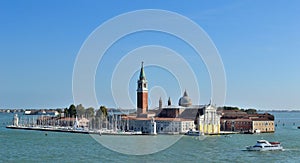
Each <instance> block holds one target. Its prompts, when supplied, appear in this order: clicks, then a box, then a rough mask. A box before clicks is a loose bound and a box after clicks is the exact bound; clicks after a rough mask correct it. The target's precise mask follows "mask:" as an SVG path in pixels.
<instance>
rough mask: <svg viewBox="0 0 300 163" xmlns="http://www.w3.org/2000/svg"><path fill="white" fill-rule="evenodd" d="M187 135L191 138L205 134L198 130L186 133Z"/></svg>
mask: <svg viewBox="0 0 300 163" xmlns="http://www.w3.org/2000/svg"><path fill="white" fill-rule="evenodd" d="M185 135H189V136H201V135H203V133H201V132H200V131H198V130H189V131H188V132H187V133H185Z"/></svg>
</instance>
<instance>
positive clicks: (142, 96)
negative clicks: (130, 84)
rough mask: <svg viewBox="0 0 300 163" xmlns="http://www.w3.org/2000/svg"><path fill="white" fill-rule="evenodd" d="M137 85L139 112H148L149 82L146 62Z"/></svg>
mask: <svg viewBox="0 0 300 163" xmlns="http://www.w3.org/2000/svg"><path fill="white" fill-rule="evenodd" d="M137 85H138V87H137V90H136V91H137V114H138V115H141V114H146V113H147V112H148V82H147V80H146V75H145V72H144V62H142V66H141V71H140V76H139V80H138V81H137Z"/></svg>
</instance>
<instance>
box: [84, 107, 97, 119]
mask: <svg viewBox="0 0 300 163" xmlns="http://www.w3.org/2000/svg"><path fill="white" fill-rule="evenodd" d="M94 115H95V109H94V108H93V107H89V108H87V109H86V110H85V116H86V117H87V118H93V117H94Z"/></svg>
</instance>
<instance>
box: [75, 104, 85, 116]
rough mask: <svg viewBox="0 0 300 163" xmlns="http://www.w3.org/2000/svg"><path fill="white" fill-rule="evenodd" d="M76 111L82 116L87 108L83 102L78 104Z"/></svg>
mask: <svg viewBox="0 0 300 163" xmlns="http://www.w3.org/2000/svg"><path fill="white" fill-rule="evenodd" d="M76 112H77V116H78V117H82V116H83V115H84V114H85V109H84V107H83V106H82V104H79V105H77V106H76Z"/></svg>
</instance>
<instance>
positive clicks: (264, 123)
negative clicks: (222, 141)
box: [221, 110, 275, 133]
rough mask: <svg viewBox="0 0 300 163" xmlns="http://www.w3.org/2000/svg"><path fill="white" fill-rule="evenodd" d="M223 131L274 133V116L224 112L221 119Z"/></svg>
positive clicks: (231, 111)
mask: <svg viewBox="0 0 300 163" xmlns="http://www.w3.org/2000/svg"><path fill="white" fill-rule="evenodd" d="M221 131H235V132H241V133H255V132H274V131H275V127H274V116H273V115H271V114H268V113H265V114H247V113H246V112H243V111H240V110H224V111H223V115H222V118H221Z"/></svg>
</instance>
